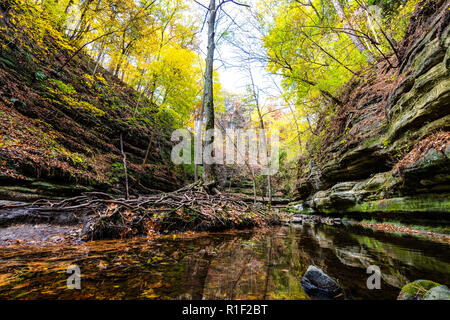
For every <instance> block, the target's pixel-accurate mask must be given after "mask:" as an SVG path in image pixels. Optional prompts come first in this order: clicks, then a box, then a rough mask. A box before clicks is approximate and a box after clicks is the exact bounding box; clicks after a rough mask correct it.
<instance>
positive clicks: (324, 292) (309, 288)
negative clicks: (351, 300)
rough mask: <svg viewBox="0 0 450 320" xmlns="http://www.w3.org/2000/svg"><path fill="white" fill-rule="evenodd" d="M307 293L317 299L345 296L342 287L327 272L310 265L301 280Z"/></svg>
mask: <svg viewBox="0 0 450 320" xmlns="http://www.w3.org/2000/svg"><path fill="white" fill-rule="evenodd" d="M301 285H302V287H303V289H304V290H305V292H306V294H307V295H309V296H310V297H311V298H317V299H338V298H343V291H342V288H341V287H340V286H339V285H338V284H337V283H336V281H334V280H333V279H331V278H330V277H329V276H328V275H327V274H326V273H325V272H323V271H322V270H321V269H319V268H317V267H315V266H309V267H308V270H307V271H306V273H305V275H304V276H303V278H302V280H301Z"/></svg>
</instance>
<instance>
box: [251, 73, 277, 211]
mask: <svg viewBox="0 0 450 320" xmlns="http://www.w3.org/2000/svg"><path fill="white" fill-rule="evenodd" d="M248 72H249V74H250V80H251V82H252V91H253V99H254V100H255V104H256V111H258V117H259V125H260V128H261V129H262V139H263V144H264V148H265V149H266V150H265V157H266V163H267V166H268V168H270V163H269V150H268V145H267V137H266V133H265V132H264V121H263V117H262V115H261V109H260V108H259V97H258V94H257V93H256V87H255V82H254V81H253V74H252V71H251V69H250V66H249V68H248ZM260 138H261V137H260ZM270 173H271V172H270V170H269V171H268V172H267V189H268V196H269V207H270V206H271V205H272V178H271V176H270Z"/></svg>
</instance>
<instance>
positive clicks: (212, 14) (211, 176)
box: [203, 0, 217, 186]
mask: <svg viewBox="0 0 450 320" xmlns="http://www.w3.org/2000/svg"><path fill="white" fill-rule="evenodd" d="M215 23H216V1H215V0H211V1H210V4H209V19H208V53H207V56H206V70H205V85H204V94H205V115H206V127H205V129H206V130H207V131H208V130H211V129H214V92H213V68H214V50H215V41H214V37H215ZM208 142H209V143H213V142H214V137H212V138H211V141H208ZM215 169H216V168H215V164H206V163H204V164H203V182H204V184H205V185H211V186H214V185H215V184H216V183H217V178H216V170H215Z"/></svg>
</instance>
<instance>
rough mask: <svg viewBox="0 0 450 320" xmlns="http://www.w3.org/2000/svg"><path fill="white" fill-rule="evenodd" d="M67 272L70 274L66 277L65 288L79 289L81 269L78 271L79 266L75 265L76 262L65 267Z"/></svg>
mask: <svg viewBox="0 0 450 320" xmlns="http://www.w3.org/2000/svg"><path fill="white" fill-rule="evenodd" d="M66 273H67V274H70V276H69V277H68V278H67V281H66V284H67V289H69V290H73V289H77V290H80V289H81V271H80V267H79V266H77V265H76V264H73V265H70V266H68V267H67V271H66Z"/></svg>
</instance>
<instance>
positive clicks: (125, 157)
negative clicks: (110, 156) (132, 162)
mask: <svg viewBox="0 0 450 320" xmlns="http://www.w3.org/2000/svg"><path fill="white" fill-rule="evenodd" d="M120 151H121V152H122V157H123V171H124V172H125V191H126V194H125V197H126V198H125V199H127V200H128V198H129V197H130V193H129V192H128V172H127V155H126V154H125V152H123V139H122V133H121V134H120Z"/></svg>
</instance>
